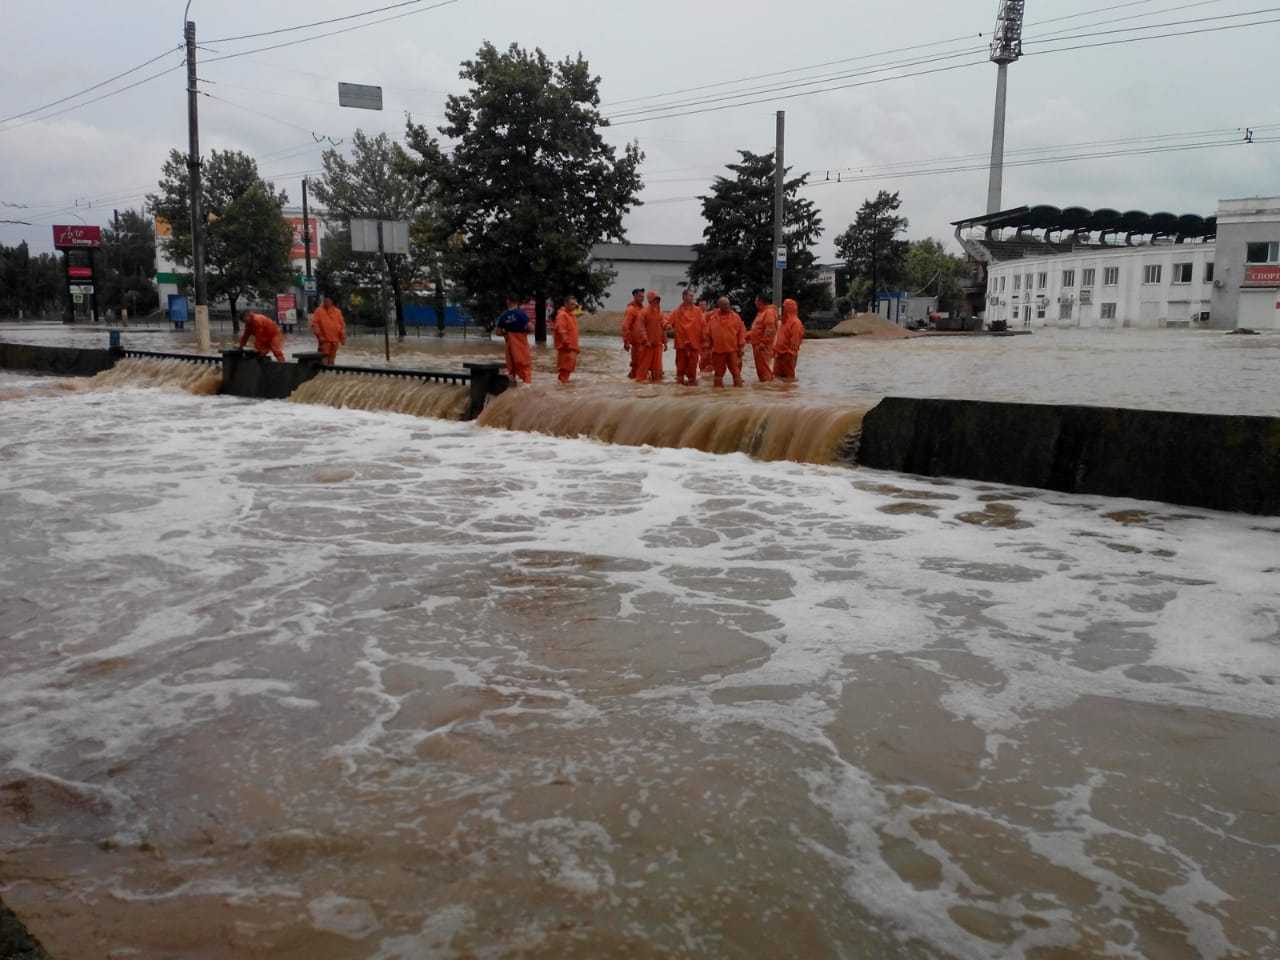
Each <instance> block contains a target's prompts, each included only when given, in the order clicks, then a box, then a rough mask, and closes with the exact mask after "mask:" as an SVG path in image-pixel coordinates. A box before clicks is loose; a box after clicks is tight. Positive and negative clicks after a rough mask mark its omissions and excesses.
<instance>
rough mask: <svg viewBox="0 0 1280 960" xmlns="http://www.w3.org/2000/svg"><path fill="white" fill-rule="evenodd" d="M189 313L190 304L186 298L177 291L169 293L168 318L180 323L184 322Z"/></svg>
mask: <svg viewBox="0 0 1280 960" xmlns="http://www.w3.org/2000/svg"><path fill="white" fill-rule="evenodd" d="M190 315H191V313H190V304H189V301H188V300H187V298H186V297H184V296H182V295H181V294H178V293H171V294H169V319H170V320H172V321H173V322H174V323H179V324H181V323H186V322H187V320H188V319H189V318H190Z"/></svg>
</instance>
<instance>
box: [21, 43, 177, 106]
mask: <svg viewBox="0 0 1280 960" xmlns="http://www.w3.org/2000/svg"><path fill="white" fill-rule="evenodd" d="M181 49H182V44H179V45H178V46H176V47H170V48H169V49H168V50H166V51H164V53H158V54H156V55H155V56H154V57H152V58H151V59H150V60H143V61H142V63H140V64H138V65H137V66H135V67H130V68H129V69H128V70H124V71H121V72H120V73H117V74H116V75H115V76H114V77H107V79H105V80H100V81H98V82H97V83H95V84H94V85H93V86H91V87H85V88H84V89H83V90H77V91H76V92H75V93H69V94H67V95H66V96H65V97H60V98H59V99H57V100H50V101H49V102H48V103H46V104H42V105H41V106H38V107H32V108H31V109H30V110H24V111H22V113H15V114H13V115H11V116H8V117H0V123H8V122H9V121H10V120H19V119H21V118H22V117H29V116H30V115H31V114H33V113H41V112H43V111H45V110H48V109H49V108H50V107H56V106H58V105H59V104H63V103H66V102H67V101H68V100H74V99H76V98H77V97H81V96H83V95H84V94H86V93H92V92H93V91H94V90H98V89H100V88H102V87H105V86H106V85H107V84H109V83H115V81H117V80H121V79H123V78H124V77H127V76H130V75H131V74H134V73H137V72H138V71H139V70H143V69H145V68H146V67H149V66H151V64H153V63H155V62H156V61H157V60H163V59H164V58H165V57H168V56H171V55H173V54H174V53H176V52H177V51H179V50H181Z"/></svg>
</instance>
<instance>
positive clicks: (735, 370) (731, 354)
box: [707, 297, 747, 387]
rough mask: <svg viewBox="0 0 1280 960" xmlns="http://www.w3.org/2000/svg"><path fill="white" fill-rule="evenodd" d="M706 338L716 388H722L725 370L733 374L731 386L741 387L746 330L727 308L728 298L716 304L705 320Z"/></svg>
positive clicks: (729, 308)
mask: <svg viewBox="0 0 1280 960" xmlns="http://www.w3.org/2000/svg"><path fill="white" fill-rule="evenodd" d="M707 336H708V337H709V338H710V339H711V359H712V362H713V363H714V365H715V373H716V386H717V387H723V386H724V372H725V369H726V368H727V369H728V370H729V371H730V372H731V373H732V374H733V385H734V386H735V387H740V386H742V351H743V350H744V349H745V348H746V346H747V328H746V326H744V325H743V323H742V318H741V317H740V316H738V315H737V314H736V313H734V312H733V308H732V307H730V306H729V298H728V297H721V298H720V299H719V300H718V301H717V302H716V309H715V312H714V313H712V314H711V316H710V317H709V318H708V319H707Z"/></svg>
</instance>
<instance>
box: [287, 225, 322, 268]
mask: <svg viewBox="0 0 1280 960" xmlns="http://www.w3.org/2000/svg"><path fill="white" fill-rule="evenodd" d="M286 219H287V220H288V221H289V226H290V227H292V228H293V248H292V249H291V250H290V251H289V259H290V260H304V259H306V256H307V247H306V244H304V243H303V242H302V218H301V217H287V218H286ZM307 220H309V221H310V222H311V256H312V258H314V259H319V257H320V246H319V236H318V235H317V234H316V218H315V217H307Z"/></svg>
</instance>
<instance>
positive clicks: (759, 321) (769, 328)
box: [747, 304, 778, 383]
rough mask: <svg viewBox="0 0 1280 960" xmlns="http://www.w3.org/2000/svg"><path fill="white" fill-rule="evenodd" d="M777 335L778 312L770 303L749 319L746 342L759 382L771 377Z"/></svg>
mask: <svg viewBox="0 0 1280 960" xmlns="http://www.w3.org/2000/svg"><path fill="white" fill-rule="evenodd" d="M777 335H778V313H777V311H776V310H774V309H773V305H772V304H770V305H769V306H767V307H764V308H763V309H761V310H760V311H759V312H758V313H757V314H756V318H755V319H754V320H752V321H751V331H750V332H749V333H748V334H747V342H748V343H749V344H751V355H752V356H753V357H754V358H755V361H756V378H757V379H758V380H759V381H760V382H761V383H768V382H769V381H770V380H772V379H773V341H774V338H775V337H776V336H777Z"/></svg>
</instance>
